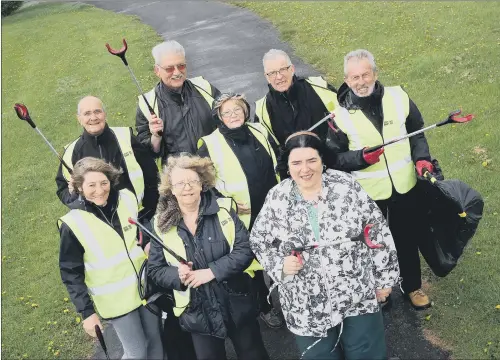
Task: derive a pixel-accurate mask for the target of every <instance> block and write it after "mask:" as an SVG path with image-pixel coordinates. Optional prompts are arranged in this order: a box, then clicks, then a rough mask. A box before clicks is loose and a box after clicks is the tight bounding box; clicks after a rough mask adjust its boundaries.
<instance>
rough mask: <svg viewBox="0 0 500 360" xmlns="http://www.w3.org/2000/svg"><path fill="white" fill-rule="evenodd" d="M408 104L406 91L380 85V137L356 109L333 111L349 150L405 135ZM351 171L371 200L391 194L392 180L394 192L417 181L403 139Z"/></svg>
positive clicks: (407, 147) (406, 188)
mask: <svg viewBox="0 0 500 360" xmlns="http://www.w3.org/2000/svg"><path fill="white" fill-rule="evenodd" d="M409 104H410V102H409V98H408V94H406V92H405V91H404V90H403V89H402V88H401V87H399V86H395V87H385V88H384V96H383V98H382V109H383V114H384V124H383V130H382V133H383V137H382V136H381V135H380V133H379V132H378V130H377V129H376V128H375V127H374V126H373V124H372V122H371V121H370V120H368V119H367V118H366V116H365V115H364V114H363V112H362V111H360V110H357V111H354V112H353V113H350V112H349V111H348V110H346V109H345V108H341V107H338V108H337V110H336V111H335V114H336V117H335V122H336V123H337V125H338V126H339V128H340V129H341V130H342V131H343V132H344V133H345V134H346V135H347V137H348V139H349V150H361V149H363V148H364V147H367V146H368V147H369V146H375V145H380V144H382V143H384V141H389V140H391V139H394V138H396V137H399V136H403V135H406V134H407V132H406V118H407V116H408V114H409V111H410V110H409ZM386 161H387V165H386ZM351 174H352V175H353V176H354V177H355V179H356V180H357V181H358V182H359V183H360V185H361V186H362V187H363V189H364V190H365V191H366V192H367V193H368V195H369V196H370V197H371V198H372V199H373V200H385V199H388V198H389V197H390V196H391V195H392V184H394V188H395V189H396V191H397V192H398V193H400V194H405V193H407V192H408V191H410V189H412V188H413V187H414V186H415V184H416V182H417V177H416V175H415V169H414V165H413V161H412V158H411V149H410V141H409V140H408V139H406V140H403V141H400V142H398V143H395V144H392V145H389V146H387V147H386V148H385V151H384V154H383V155H382V157H381V159H380V161H379V162H378V163H376V164H373V165H371V166H369V167H367V168H366V169H363V170H360V171H353V172H352V173H351ZM389 175H390V177H389ZM391 179H392V183H391Z"/></svg>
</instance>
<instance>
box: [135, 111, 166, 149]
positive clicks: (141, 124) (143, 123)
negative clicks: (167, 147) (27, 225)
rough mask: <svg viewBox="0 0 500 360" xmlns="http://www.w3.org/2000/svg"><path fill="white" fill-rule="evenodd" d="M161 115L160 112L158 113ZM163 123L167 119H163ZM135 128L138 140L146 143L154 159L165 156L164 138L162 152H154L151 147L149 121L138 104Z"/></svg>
mask: <svg viewBox="0 0 500 360" xmlns="http://www.w3.org/2000/svg"><path fill="white" fill-rule="evenodd" d="M156 115H157V116H158V117H160V114H156ZM162 120H163V123H165V119H162ZM135 130H136V131H137V140H139V142H140V143H141V144H142V145H144V147H145V148H146V149H148V150H149V153H150V155H151V157H153V158H154V159H156V158H158V157H162V156H163V152H164V140H163V139H162V141H161V145H160V152H157V153H156V152H154V151H153V148H152V147H151V132H149V121H148V119H147V118H146V117H145V116H144V114H143V113H142V110H141V108H140V107H139V106H137V111H136V113H135Z"/></svg>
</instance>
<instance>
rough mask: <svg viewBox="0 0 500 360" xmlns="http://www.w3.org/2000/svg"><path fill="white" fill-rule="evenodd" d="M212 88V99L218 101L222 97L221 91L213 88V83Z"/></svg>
mask: <svg viewBox="0 0 500 360" xmlns="http://www.w3.org/2000/svg"><path fill="white" fill-rule="evenodd" d="M210 87H211V88H212V97H213V98H214V99H217V98H218V97H219V96H220V94H221V92H220V91H219V89H217V88H216V87H215V86H213V85H212V84H211V83H210Z"/></svg>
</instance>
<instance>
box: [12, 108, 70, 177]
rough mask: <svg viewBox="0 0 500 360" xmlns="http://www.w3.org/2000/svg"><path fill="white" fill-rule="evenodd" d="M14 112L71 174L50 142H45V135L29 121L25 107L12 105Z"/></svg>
mask: <svg viewBox="0 0 500 360" xmlns="http://www.w3.org/2000/svg"><path fill="white" fill-rule="evenodd" d="M14 110H15V111H16V114H17V116H18V117H19V119H21V120H23V121H26V122H27V123H28V124H29V125H30V126H31V127H32V128H33V129H35V130H36V132H37V133H38V134H40V136H41V137H42V138H43V140H44V141H45V143H46V144H47V145H48V146H49V147H50V149H51V150H52V152H53V153H54V154H56V156H57V157H58V159H59V161H60V162H61V164H63V166H64V167H65V168H66V169H67V170H68V172H69V173H70V174H73V170H72V169H71V168H70V167H69V166H68V164H66V162H65V161H64V160H63V158H62V157H61V155H59V153H58V152H57V150H56V149H55V148H54V147H53V146H52V144H51V143H50V141H49V140H47V138H46V137H45V135H43V133H42V132H41V131H40V129H39V128H38V127H37V126H36V124H35V122H34V121H33V120H32V119H31V116H30V113H29V112H28V108H27V107H26V105H24V104H19V103H16V104H15V105H14Z"/></svg>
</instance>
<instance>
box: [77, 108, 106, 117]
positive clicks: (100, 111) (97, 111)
mask: <svg viewBox="0 0 500 360" xmlns="http://www.w3.org/2000/svg"><path fill="white" fill-rule="evenodd" d="M92 114H94V115H95V116H101V115H102V114H104V110H103V109H95V110H94V111H91V110H89V111H85V112H84V113H83V114H82V115H83V116H84V117H86V118H89V117H91V116H92Z"/></svg>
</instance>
